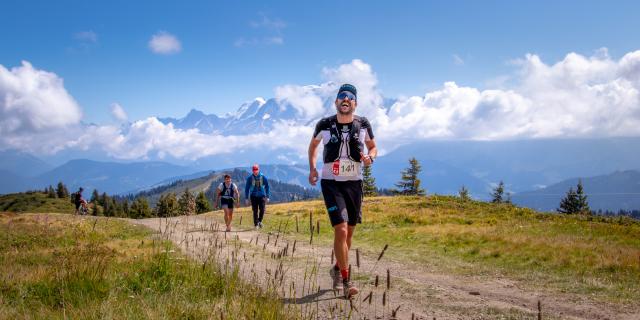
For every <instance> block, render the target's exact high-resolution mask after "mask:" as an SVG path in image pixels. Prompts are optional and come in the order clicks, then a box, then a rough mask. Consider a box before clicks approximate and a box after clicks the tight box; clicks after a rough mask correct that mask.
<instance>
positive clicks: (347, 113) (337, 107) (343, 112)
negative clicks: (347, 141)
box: [336, 105, 354, 116]
mask: <svg viewBox="0 0 640 320" xmlns="http://www.w3.org/2000/svg"><path fill="white" fill-rule="evenodd" d="M353 109H354V108H353V107H351V106H349V110H348V111H342V105H338V106H336V111H337V112H338V113H339V114H341V115H343V116H348V115H350V114H353Z"/></svg>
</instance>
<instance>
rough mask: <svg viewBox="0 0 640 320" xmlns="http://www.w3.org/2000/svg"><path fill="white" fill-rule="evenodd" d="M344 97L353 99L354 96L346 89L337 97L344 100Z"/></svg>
mask: <svg viewBox="0 0 640 320" xmlns="http://www.w3.org/2000/svg"><path fill="white" fill-rule="evenodd" d="M346 98H349V100H355V99H356V96H354V95H353V93H351V92H347V91H343V92H340V93H339V94H338V99H340V100H344V99H346Z"/></svg>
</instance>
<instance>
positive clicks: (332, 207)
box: [320, 179, 362, 226]
mask: <svg viewBox="0 0 640 320" xmlns="http://www.w3.org/2000/svg"><path fill="white" fill-rule="evenodd" d="M320 187H321V188H322V196H323V197H324V204H325V205H326V206H327V211H328V212H329V219H330V220H331V225H332V226H335V225H337V224H340V223H343V222H347V224H348V225H350V226H355V225H356V224H358V223H362V180H356V181H335V180H325V179H322V180H320Z"/></svg>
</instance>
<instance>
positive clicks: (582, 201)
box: [558, 180, 591, 214]
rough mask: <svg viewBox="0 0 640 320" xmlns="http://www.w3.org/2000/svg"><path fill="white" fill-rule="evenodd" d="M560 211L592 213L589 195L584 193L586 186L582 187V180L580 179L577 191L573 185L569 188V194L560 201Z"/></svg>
mask: <svg viewBox="0 0 640 320" xmlns="http://www.w3.org/2000/svg"><path fill="white" fill-rule="evenodd" d="M558 212H561V213H565V214H577V213H581V214H591V209H590V208H589V203H588V202H587V196H586V195H585V194H584V188H583V187H582V180H578V185H577V186H576V191H573V187H571V188H569V191H568V192H567V195H566V196H565V197H564V198H563V199H562V200H561V201H560V208H558Z"/></svg>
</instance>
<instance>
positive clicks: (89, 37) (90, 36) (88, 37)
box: [73, 30, 98, 43]
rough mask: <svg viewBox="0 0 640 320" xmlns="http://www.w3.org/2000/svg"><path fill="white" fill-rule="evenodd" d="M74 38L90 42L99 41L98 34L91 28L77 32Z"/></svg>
mask: <svg viewBox="0 0 640 320" xmlns="http://www.w3.org/2000/svg"><path fill="white" fill-rule="evenodd" d="M73 38H74V39H76V40H78V41H83V42H90V43H97V42H98V35H97V34H96V33H95V32H93V31H91V30H89V31H80V32H76V33H75V34H74V35H73Z"/></svg>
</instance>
